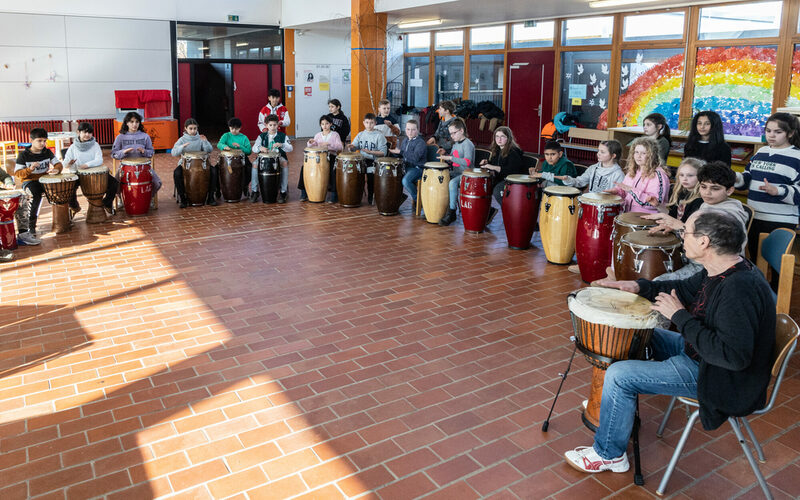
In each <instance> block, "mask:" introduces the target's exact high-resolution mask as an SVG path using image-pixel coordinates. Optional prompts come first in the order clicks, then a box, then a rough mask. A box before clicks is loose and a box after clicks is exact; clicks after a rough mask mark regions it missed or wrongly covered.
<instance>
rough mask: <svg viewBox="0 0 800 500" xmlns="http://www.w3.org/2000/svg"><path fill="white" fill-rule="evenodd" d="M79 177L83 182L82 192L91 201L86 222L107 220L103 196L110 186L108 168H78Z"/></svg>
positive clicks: (81, 182)
mask: <svg viewBox="0 0 800 500" xmlns="http://www.w3.org/2000/svg"><path fill="white" fill-rule="evenodd" d="M78 179H79V182H80V184H81V192H82V193H83V195H84V196H86V200H87V201H88V202H89V207H88V208H87V209H86V223H87V224H99V223H101V222H105V221H106V219H107V215H106V211H105V209H103V196H105V194H106V188H107V187H108V169H107V168H105V167H102V168H92V169H86V170H82V169H78Z"/></svg>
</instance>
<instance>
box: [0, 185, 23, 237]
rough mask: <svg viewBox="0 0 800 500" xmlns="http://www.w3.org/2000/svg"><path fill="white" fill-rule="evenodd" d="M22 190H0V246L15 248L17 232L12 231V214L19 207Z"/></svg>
mask: <svg viewBox="0 0 800 500" xmlns="http://www.w3.org/2000/svg"><path fill="white" fill-rule="evenodd" d="M23 196H25V194H24V193H23V192H22V191H18V190H16V189H15V190H13V191H0V248H5V249H6V250H16V249H17V233H16V231H14V214H15V213H16V211H17V209H18V208H19V204H20V202H21V201H22V197H23Z"/></svg>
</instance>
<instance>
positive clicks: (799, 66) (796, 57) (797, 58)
mask: <svg viewBox="0 0 800 500" xmlns="http://www.w3.org/2000/svg"><path fill="white" fill-rule="evenodd" d="M791 78H792V87H791V89H789V98H788V99H787V100H786V105H787V106H792V107H796V106H800V45H795V46H794V54H793V55H792V76H791Z"/></svg>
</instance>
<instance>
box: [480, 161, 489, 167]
mask: <svg viewBox="0 0 800 500" xmlns="http://www.w3.org/2000/svg"><path fill="white" fill-rule="evenodd" d="M487 163H489V160H481V162H480V163H479V165H480V166H481V167H482V166H484V165H486V164H487Z"/></svg>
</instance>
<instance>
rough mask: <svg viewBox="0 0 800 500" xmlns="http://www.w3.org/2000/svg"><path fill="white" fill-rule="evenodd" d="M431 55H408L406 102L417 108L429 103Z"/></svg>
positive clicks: (405, 77) (406, 65) (404, 78)
mask: <svg viewBox="0 0 800 500" xmlns="http://www.w3.org/2000/svg"><path fill="white" fill-rule="evenodd" d="M430 64H431V62H430V58H429V57H427V56H426V57H406V60H405V70H404V71H403V80H404V83H405V87H406V103H407V104H408V105H409V106H414V107H416V108H424V107H425V106H427V105H428V68H429V67H430Z"/></svg>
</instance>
